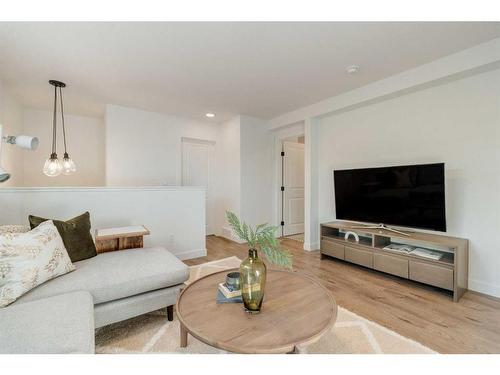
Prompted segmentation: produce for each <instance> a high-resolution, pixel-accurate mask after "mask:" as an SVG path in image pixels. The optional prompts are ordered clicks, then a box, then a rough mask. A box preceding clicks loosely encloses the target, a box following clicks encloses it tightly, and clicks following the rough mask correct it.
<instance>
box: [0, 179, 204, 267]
mask: <svg viewBox="0 0 500 375" xmlns="http://www.w3.org/2000/svg"><path fill="white" fill-rule="evenodd" d="M85 211H89V212H90V215H91V222H92V234H94V232H95V229H98V228H109V227H120V226H126V225H139V224H143V225H145V226H146V227H147V228H148V229H149V230H150V231H151V235H149V236H145V237H144V245H145V246H164V247H166V248H167V249H168V250H170V251H171V252H172V253H173V254H175V255H176V256H178V257H179V258H181V259H187V258H195V257H199V256H204V255H206V249H205V190H204V189H202V188H194V187H192V188H190V187H156V188H13V189H1V190H0V212H1V215H0V225H3V224H28V215H30V214H33V215H38V216H42V217H48V218H55V219H62V220H66V219H69V218H72V217H74V216H76V215H79V214H81V213H83V212H85Z"/></svg>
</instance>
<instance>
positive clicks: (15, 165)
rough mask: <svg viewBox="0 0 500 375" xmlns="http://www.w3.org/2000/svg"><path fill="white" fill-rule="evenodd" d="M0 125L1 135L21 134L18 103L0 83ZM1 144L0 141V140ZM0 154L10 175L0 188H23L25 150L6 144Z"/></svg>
mask: <svg viewBox="0 0 500 375" xmlns="http://www.w3.org/2000/svg"><path fill="white" fill-rule="evenodd" d="M0 125H3V135H4V136H6V135H20V134H23V113H22V106H21V105H20V104H19V102H18V101H17V100H16V99H15V98H14V97H13V96H12V95H11V94H10V93H9V91H8V90H7V89H6V88H5V87H3V85H2V83H1V82H0ZM0 142H1V140H0ZM0 150H1V152H2V154H1V155H0V162H1V165H2V166H3V168H4V169H5V170H6V171H7V172H9V173H10V179H9V180H7V181H6V182H4V183H2V184H0V188H6V187H11V186H23V184H24V170H23V163H24V162H23V160H24V153H25V152H27V151H25V150H22V149H20V148H19V147H16V146H13V145H10V144H6V143H4V144H3V145H1V146H0Z"/></svg>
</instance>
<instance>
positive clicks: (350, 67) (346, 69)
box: [345, 65, 359, 74]
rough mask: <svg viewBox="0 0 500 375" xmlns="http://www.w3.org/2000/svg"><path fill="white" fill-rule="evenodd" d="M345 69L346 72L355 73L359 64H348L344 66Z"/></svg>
mask: <svg viewBox="0 0 500 375" xmlns="http://www.w3.org/2000/svg"><path fill="white" fill-rule="evenodd" d="M345 71H346V73H347V74H356V73H357V72H358V71H359V66H358V65H349V66H348V67H347V68H345Z"/></svg>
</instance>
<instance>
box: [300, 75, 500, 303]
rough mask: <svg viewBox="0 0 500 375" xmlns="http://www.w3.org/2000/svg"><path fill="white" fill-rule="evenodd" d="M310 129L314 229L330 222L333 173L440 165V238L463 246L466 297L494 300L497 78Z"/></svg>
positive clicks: (498, 248)
mask: <svg viewBox="0 0 500 375" xmlns="http://www.w3.org/2000/svg"><path fill="white" fill-rule="evenodd" d="M318 126H319V129H318V131H319V134H318V155H319V157H318V160H317V163H318V176H319V177H318V182H319V185H318V186H319V218H320V219H321V220H322V221H324V220H330V219H332V218H334V212H335V207H334V199H333V194H334V193H333V176H332V171H333V170H334V169H341V168H360V167H374V166H385V165H401V164H416V163H432V162H445V163H446V205H447V222H448V233H450V234H452V235H456V236H460V237H465V238H468V239H469V240H470V256H469V262H470V263H469V289H471V290H476V291H480V292H484V293H487V294H491V295H495V296H499V297H500V273H499V272H498V270H499V269H500V236H498V231H499V228H500V70H495V71H492V72H488V73H483V74H479V75H475V76H472V77H469V78H464V79H460V80H458V81H454V82H451V83H447V84H443V85H441V86H436V87H432V88H429V89H425V90H422V91H418V92H415V93H411V94H408V95H404V96H401V97H398V98H395V99H391V100H386V101H384V102H381V103H378V104H372V105H368V106H365V107H362V108H358V109H355V110H352V111H349V112H344V113H340V114H337V115H334V116H330V117H326V118H323V119H321V120H319V122H318ZM306 142H307V140H306Z"/></svg>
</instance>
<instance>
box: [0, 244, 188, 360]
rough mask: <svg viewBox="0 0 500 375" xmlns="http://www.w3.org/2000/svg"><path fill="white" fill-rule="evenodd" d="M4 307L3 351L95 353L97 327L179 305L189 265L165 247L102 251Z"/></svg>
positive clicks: (0, 316) (0, 333)
mask: <svg viewBox="0 0 500 375" xmlns="http://www.w3.org/2000/svg"><path fill="white" fill-rule="evenodd" d="M74 265H75V267H76V270H75V271H73V272H70V273H68V274H66V275H63V276H60V277H57V278H55V279H53V280H50V281H48V282H46V283H44V284H42V285H40V286H38V287H36V288H35V289H33V290H31V291H30V292H28V293H27V294H25V295H24V296H22V297H21V298H19V299H18V300H17V301H16V302H14V303H13V304H12V305H10V306H8V307H5V308H2V309H0V353H94V330H95V328H99V327H102V326H105V325H108V324H111V323H115V322H119V321H122V320H125V319H129V318H132V317H134V316H138V315H141V314H144V313H147V312H150V311H154V310H158V309H160V308H163V307H166V308H167V318H168V319H169V320H172V319H173V305H174V304H175V302H176V300H177V296H178V294H179V292H180V289H181V287H182V285H183V283H184V282H185V281H186V280H187V279H188V277H189V269H188V267H187V266H186V265H185V264H184V263H183V262H182V261H180V260H179V259H178V258H177V257H175V256H174V255H172V254H171V253H170V252H169V251H168V250H166V249H164V248H162V247H152V248H141V249H129V250H121V251H114V252H108V253H103V254H99V255H97V256H95V257H93V258H90V259H86V260H82V261H80V262H75V263H74Z"/></svg>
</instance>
